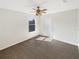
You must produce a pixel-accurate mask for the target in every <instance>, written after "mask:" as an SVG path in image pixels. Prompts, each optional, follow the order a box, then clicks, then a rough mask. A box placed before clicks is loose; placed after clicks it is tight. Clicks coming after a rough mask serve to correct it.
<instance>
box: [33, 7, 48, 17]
mask: <svg viewBox="0 0 79 59" xmlns="http://www.w3.org/2000/svg"><path fill="white" fill-rule="evenodd" d="M33 10H34V11H35V14H36V16H41V15H42V14H43V13H46V11H47V9H41V8H40V6H37V8H36V9H33Z"/></svg>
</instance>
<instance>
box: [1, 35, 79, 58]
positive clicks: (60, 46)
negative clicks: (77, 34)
mask: <svg viewBox="0 0 79 59" xmlns="http://www.w3.org/2000/svg"><path fill="white" fill-rule="evenodd" d="M0 59H79V53H78V47H77V46H73V45H70V44H67V43H63V42H60V41H57V40H52V39H49V38H45V37H41V36H39V37H36V38H32V39H31V40H28V41H25V42H22V43H19V44H17V45H14V46H12V47H9V48H7V49H4V50H2V51H0Z"/></svg>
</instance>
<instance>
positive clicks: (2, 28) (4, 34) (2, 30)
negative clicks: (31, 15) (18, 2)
mask: <svg viewBox="0 0 79 59" xmlns="http://www.w3.org/2000/svg"><path fill="white" fill-rule="evenodd" d="M27 19H28V14H25V13H21V12H16V11H11V10H6V9H0V50H2V49H4V48H7V47H9V46H12V45H14V44H17V43H20V42H22V41H24V40H27V39H29V38H31V37H33V36H36V35H38V33H37V30H36V31H35V32H31V33H29V32H28V20H27Z"/></svg>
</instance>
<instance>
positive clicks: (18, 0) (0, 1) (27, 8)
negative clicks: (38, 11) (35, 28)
mask: <svg viewBox="0 0 79 59" xmlns="http://www.w3.org/2000/svg"><path fill="white" fill-rule="evenodd" d="M41 1H43V0H39V3H40V4H39V3H37V4H36V2H34V1H33V0H0V8H4V9H10V10H15V11H20V12H24V13H29V14H30V13H32V8H35V7H36V6H37V5H38V4H39V5H40V6H41V8H47V9H48V11H47V13H56V12H61V11H65V10H70V9H76V8H78V6H79V0H46V1H45V2H44V1H43V2H41Z"/></svg>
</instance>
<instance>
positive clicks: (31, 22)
mask: <svg viewBox="0 0 79 59" xmlns="http://www.w3.org/2000/svg"><path fill="white" fill-rule="evenodd" d="M32 31H35V19H31V20H29V32H32Z"/></svg>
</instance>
